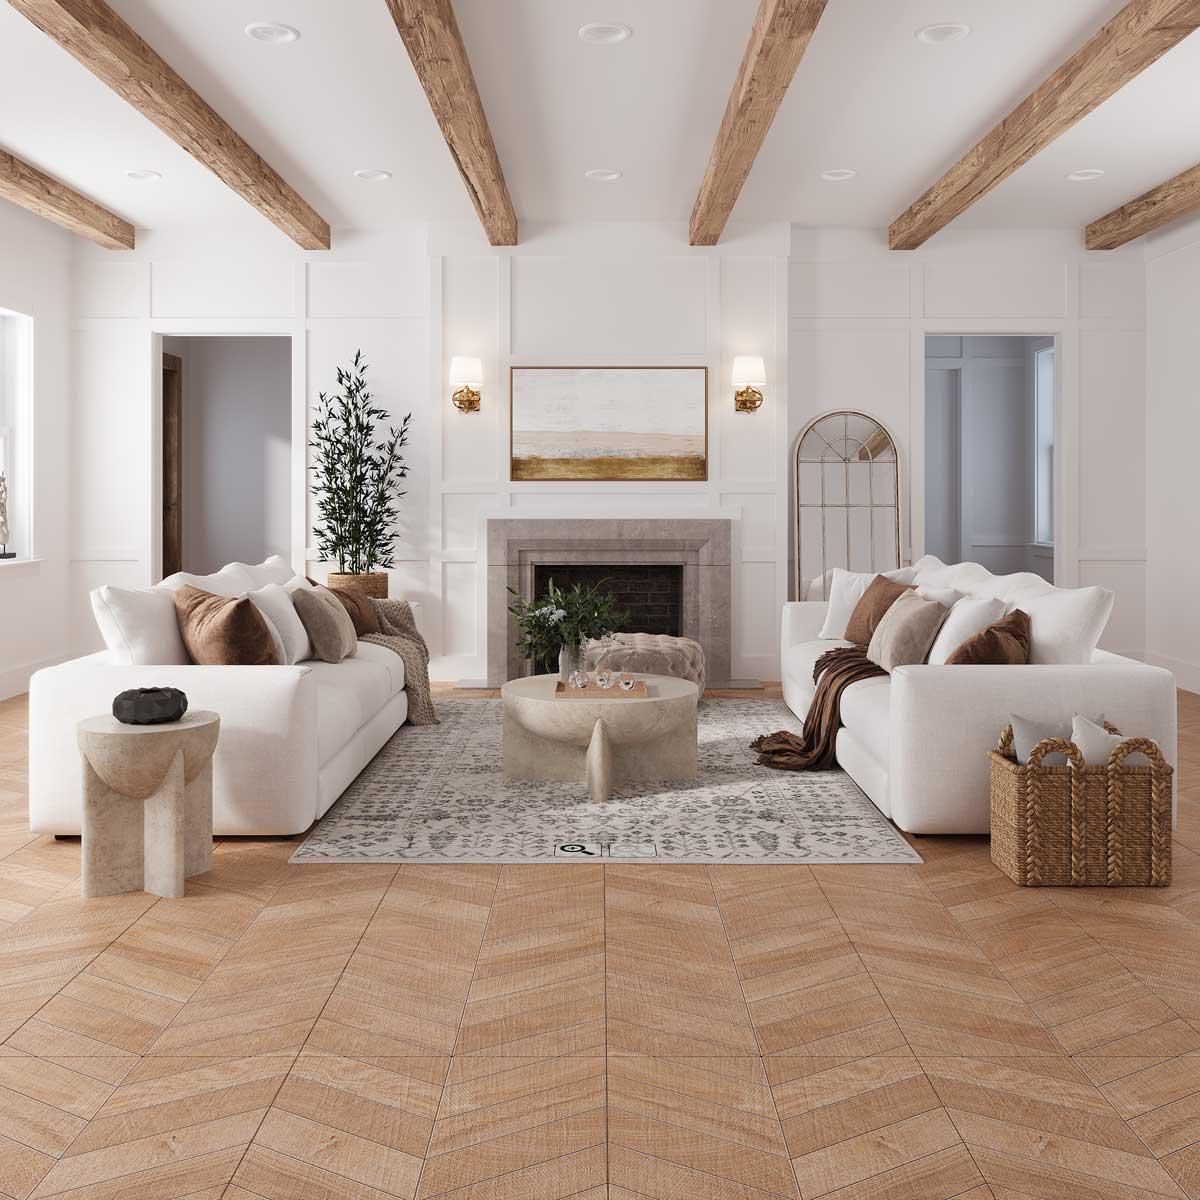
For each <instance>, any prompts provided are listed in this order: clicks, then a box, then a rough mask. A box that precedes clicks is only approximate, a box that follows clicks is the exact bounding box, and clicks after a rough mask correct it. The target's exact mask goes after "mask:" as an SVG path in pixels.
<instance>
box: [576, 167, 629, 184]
mask: <svg viewBox="0 0 1200 1200" xmlns="http://www.w3.org/2000/svg"><path fill="white" fill-rule="evenodd" d="M583 177H584V178H585V179H590V180H592V181H593V182H595V183H615V182H616V181H617V180H618V179H620V178H621V172H620V171H610V170H607V169H605V168H603V167H594V168H593V169H592V170H590V171H584V173H583Z"/></svg>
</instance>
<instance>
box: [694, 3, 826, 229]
mask: <svg viewBox="0 0 1200 1200" xmlns="http://www.w3.org/2000/svg"><path fill="white" fill-rule="evenodd" d="M825 4H826V0H761V2H760V4H759V6H758V13H757V15H756V16H755V18H754V26H753V28H752V29H751V30H750V41H749V42H748V43H747V45H746V52H745V54H743V55H742V65H741V66H740V67H739V68H738V73H737V78H736V79H735V80H734V84H733V91H732V92H731V93H730V95H729V101H728V103H727V104H726V105H725V115H724V116H723V117H722V118H721V127H720V129H719V130H718V131H717V140H716V142H715V143H714V144H713V148H712V153H711V154H709V156H708V166H707V167H705V169H704V180H703V182H702V183H701V184H700V194H699V195H698V196H697V197H696V203H695V205H694V206H693V208H692V219H691V222H690V223H689V226H688V241H689V243H690V244H691V245H693V246H715V245H716V244H717V242H718V240H719V239H720V237H721V231H722V230H723V229H724V228H725V222H726V221H728V220H729V214H730V213H731V212H733V206H734V205H735V204H736V203H737V198H738V196H739V195H740V194H741V191H742V185H743V184H744V183H745V182H746V176H747V175H749V174H750V168H751V167H752V166H754V160H755V158H756V157H757V156H758V152H759V150H760V149H761V148H762V144H763V140H764V138H766V136H767V130H769V129H770V128H771V122H772V121H774V120H775V114H776V113H777V112H778V111H779V106H780V104H782V103H783V97H784V94H785V93H786V92H787V90H788V85H789V84H790V83H791V82H792V76H793V75H795V73H796V68H797V67H798V66H799V65H800V60H801V59H802V58H803V57H804V52H805V50H807V49H808V43H809V42H810V41H811V40H812V35H813V33H814V31H815V30H816V28H817V22H818V21H820V19H821V14H822V13H823V12H824V11H825Z"/></svg>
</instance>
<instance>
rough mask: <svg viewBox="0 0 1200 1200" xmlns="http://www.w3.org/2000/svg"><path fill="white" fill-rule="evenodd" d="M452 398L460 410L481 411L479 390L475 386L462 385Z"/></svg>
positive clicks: (466, 411)
mask: <svg viewBox="0 0 1200 1200" xmlns="http://www.w3.org/2000/svg"><path fill="white" fill-rule="evenodd" d="M450 399H451V401H453V403H454V407H455V408H457V409H458V411H459V412H465V413H472V412H478V411H479V392H478V391H476V390H475V388H473V387H460V388H459V389H458V391H457V392H455V393H454V395H453V396H451V397H450Z"/></svg>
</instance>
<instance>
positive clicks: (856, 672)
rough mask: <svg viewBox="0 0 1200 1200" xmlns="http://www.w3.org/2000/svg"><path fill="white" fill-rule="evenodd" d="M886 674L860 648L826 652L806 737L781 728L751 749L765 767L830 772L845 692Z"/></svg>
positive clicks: (819, 664) (815, 678) (816, 673)
mask: <svg viewBox="0 0 1200 1200" xmlns="http://www.w3.org/2000/svg"><path fill="white" fill-rule="evenodd" d="M886 674H887V672H886V671H885V670H884V669H883V668H882V667H877V666H876V665H875V664H874V663H873V662H871V660H870V659H869V658H867V652H866V651H865V650H864V649H863V648H862V647H861V646H839V647H838V648H837V649H836V650H827V651H826V652H825V653H824V654H822V655H821V657H820V658H818V659H817V663H816V666H815V667H814V668H813V682H814V683H815V684H816V685H817V690H816V691H815V692H814V693H813V698H812V702H811V703H810V704H809V706H808V716H807V717H805V718H804V732H803V734H801V735H800V736H799V737H797V736H796V735H795V734H794V733H788V732H787V730H785V729H781V730H780V731H779V732H778V733H770V734H764V736H762V737H760V738H755V740H754V741H753V742H751V743H750V749H751V750H757V751H758V761H759V762H760V763H761V764H762V765H763V766H764V767H774V768H775V769H776V770H779V771H828V770H829V769H830V768H831V767H834V766H836V765H837V756H836V754H835V753H834V741H835V739H836V738H837V731H838V730H839V729H840V728H841V727H842V693H843V692H844V691H845V690H846V689H847V688H848V687H849V686H850V685H851V684H852V683H857V682H858V681H859V680H860V679H873V678H875V676H877V675H886Z"/></svg>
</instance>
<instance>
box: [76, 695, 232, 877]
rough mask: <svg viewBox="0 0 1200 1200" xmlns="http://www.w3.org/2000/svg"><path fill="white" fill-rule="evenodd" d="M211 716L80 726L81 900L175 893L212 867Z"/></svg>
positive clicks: (214, 729)
mask: <svg viewBox="0 0 1200 1200" xmlns="http://www.w3.org/2000/svg"><path fill="white" fill-rule="evenodd" d="M220 730H221V718H220V717H218V716H217V714H216V713H215V712H205V711H203V710H199V711H193V712H187V713H185V714H184V715H183V717H182V718H181V719H180V720H178V721H171V722H169V723H167V724H165V725H123V724H122V723H121V722H120V721H118V720H117V719H116V718H115V717H112V716H105V717H90V718H89V719H88V720H86V721H80V722H79V751H80V754H81V755H82V756H83V881H82V882H83V895H84V896H85V897H87V896H115V895H117V894H118V893H120V892H137V891H141V890H143V889H144V890H146V891H147V892H154V893H155V895H158V896H172V897H175V896H182V895H183V892H184V880H185V879H186V878H187V877H188V876H189V875H199V874H200V873H201V872H203V871H207V870H208V869H209V867H210V866H211V865H212V756H213V751H214V750H215V749H216V745H217V735H218V734H219V733H220Z"/></svg>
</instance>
